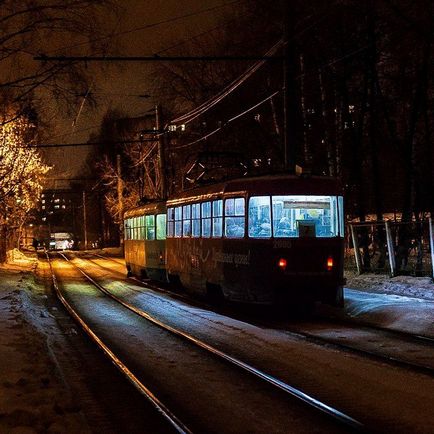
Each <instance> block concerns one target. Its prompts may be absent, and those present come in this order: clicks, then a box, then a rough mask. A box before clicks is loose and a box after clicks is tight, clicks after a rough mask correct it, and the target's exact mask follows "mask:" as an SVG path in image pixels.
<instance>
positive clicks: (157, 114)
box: [155, 104, 166, 199]
mask: <svg viewBox="0 0 434 434" xmlns="http://www.w3.org/2000/svg"><path fill="white" fill-rule="evenodd" d="M155 123H156V127H157V132H158V169H159V172H160V196H161V199H165V197H166V169H165V167H166V161H165V160H166V159H165V155H164V152H165V146H164V141H165V138H166V135H165V133H164V131H163V132H161V131H160V127H161V107H160V105H158V104H157V105H156V106H155Z"/></svg>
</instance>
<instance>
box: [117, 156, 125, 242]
mask: <svg viewBox="0 0 434 434" xmlns="http://www.w3.org/2000/svg"><path fill="white" fill-rule="evenodd" d="M116 171H117V179H118V185H117V192H118V208H119V236H120V245H121V247H122V246H123V244H124V230H123V228H124V223H123V218H124V201H123V196H122V194H123V191H122V190H123V187H122V172H121V156H120V154H117V155H116Z"/></svg>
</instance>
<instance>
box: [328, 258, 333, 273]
mask: <svg viewBox="0 0 434 434" xmlns="http://www.w3.org/2000/svg"><path fill="white" fill-rule="evenodd" d="M332 268H333V257H332V256H329V257H328V258H327V271H332Z"/></svg>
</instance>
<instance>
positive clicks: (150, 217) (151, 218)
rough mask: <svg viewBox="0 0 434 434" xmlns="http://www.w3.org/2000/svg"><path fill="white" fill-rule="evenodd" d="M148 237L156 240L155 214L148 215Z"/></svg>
mask: <svg viewBox="0 0 434 434" xmlns="http://www.w3.org/2000/svg"><path fill="white" fill-rule="evenodd" d="M146 239H147V240H155V216H153V215H147V216H146Z"/></svg>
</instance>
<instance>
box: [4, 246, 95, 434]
mask: <svg viewBox="0 0 434 434" xmlns="http://www.w3.org/2000/svg"><path fill="white" fill-rule="evenodd" d="M33 256H34V255H33ZM8 258H9V260H10V261H11V262H10V263H8V264H6V265H1V266H0V366H1V369H0V433H8V434H9V433H10V434H36V433H83V432H89V431H88V429H87V428H86V424H85V422H84V420H83V419H82V416H81V413H80V412H79V408H77V405H76V404H74V401H73V399H72V398H71V396H70V393H69V391H68V388H67V386H66V385H65V384H64V383H63V382H62V379H61V375H60V373H59V371H58V370H57V367H56V364H55V360H54V359H53V358H52V357H51V351H50V342H49V338H48V335H46V334H45V333H44V330H48V329H50V328H52V327H53V319H52V318H51V315H50V314H49V312H48V311H47V310H46V308H45V307H44V298H45V297H46V296H45V295H44V287H43V286H41V285H38V283H37V281H36V280H35V277H34V274H33V272H34V271H35V268H36V264H37V261H36V258H35V257H28V256H26V255H23V254H22V253H21V252H19V251H18V250H15V251H13V252H10V253H9V255H8Z"/></svg>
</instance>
